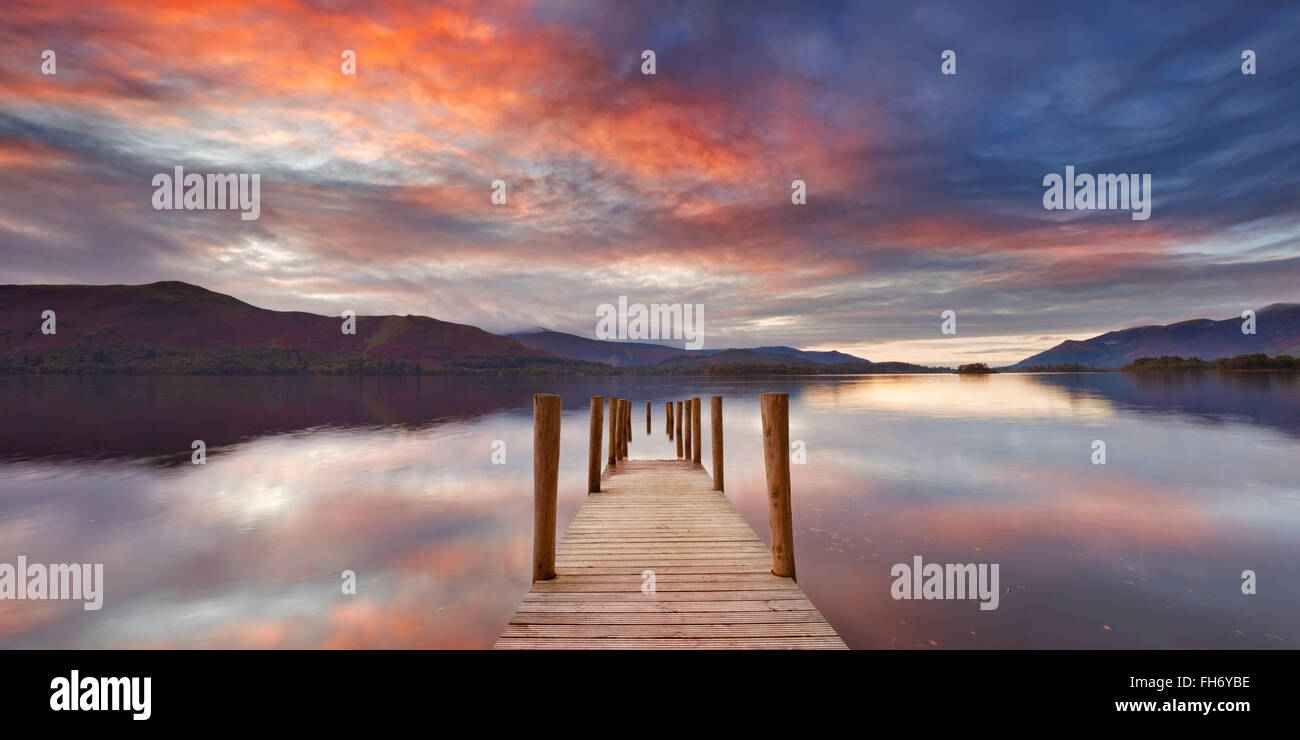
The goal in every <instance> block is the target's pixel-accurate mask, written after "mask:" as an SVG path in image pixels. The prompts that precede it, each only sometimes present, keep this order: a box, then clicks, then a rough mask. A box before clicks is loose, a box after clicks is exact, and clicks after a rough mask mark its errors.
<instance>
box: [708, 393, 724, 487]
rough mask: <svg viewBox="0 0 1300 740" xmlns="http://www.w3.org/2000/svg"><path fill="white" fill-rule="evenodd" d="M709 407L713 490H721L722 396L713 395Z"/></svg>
mask: <svg viewBox="0 0 1300 740" xmlns="http://www.w3.org/2000/svg"><path fill="white" fill-rule="evenodd" d="M709 407H710V410H711V411H712V412H713V413H712V416H713V434H712V435H711V436H710V440H709V441H710V442H711V443H712V445H713V490H715V491H721V490H723V489H722V396H713V397H712V398H710V399H709Z"/></svg>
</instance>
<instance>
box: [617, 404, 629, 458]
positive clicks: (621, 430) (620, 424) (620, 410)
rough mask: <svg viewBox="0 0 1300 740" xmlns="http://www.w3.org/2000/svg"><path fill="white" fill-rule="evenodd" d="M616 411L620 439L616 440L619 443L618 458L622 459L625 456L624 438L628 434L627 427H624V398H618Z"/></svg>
mask: <svg viewBox="0 0 1300 740" xmlns="http://www.w3.org/2000/svg"><path fill="white" fill-rule="evenodd" d="M614 413H615V414H616V415H617V421H616V423H617V425H618V441H617V442H616V444H617V445H618V459H620V460H622V459H623V457H624V455H623V438H624V436H625V435H626V434H627V429H625V428H624V427H623V399H621V398H620V399H618V406H616V407H615V411H614Z"/></svg>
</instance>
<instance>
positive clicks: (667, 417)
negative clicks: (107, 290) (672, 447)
mask: <svg viewBox="0 0 1300 740" xmlns="http://www.w3.org/2000/svg"><path fill="white" fill-rule="evenodd" d="M664 431H665V432H667V433H668V439H672V438H673V402H672V401H664Z"/></svg>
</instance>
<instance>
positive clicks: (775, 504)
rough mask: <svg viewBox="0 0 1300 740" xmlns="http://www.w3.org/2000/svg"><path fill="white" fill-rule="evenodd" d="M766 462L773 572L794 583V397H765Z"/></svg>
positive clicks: (779, 395)
mask: <svg viewBox="0 0 1300 740" xmlns="http://www.w3.org/2000/svg"><path fill="white" fill-rule="evenodd" d="M759 404H760V406H761V407H762V412H763V462H764V463H765V467H766V468H767V512H768V525H769V526H770V527H771V528H772V572H773V573H775V574H776V575H778V576H787V577H789V578H791V579H794V577H795V576H794V526H793V524H794V523H793V521H792V520H793V515H792V513H791V508H790V396H789V395H788V394H786V393H763V394H761V395H760V396H759Z"/></svg>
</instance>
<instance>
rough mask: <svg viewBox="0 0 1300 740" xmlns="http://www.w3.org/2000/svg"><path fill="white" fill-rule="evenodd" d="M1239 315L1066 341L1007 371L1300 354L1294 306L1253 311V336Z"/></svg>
mask: <svg viewBox="0 0 1300 740" xmlns="http://www.w3.org/2000/svg"><path fill="white" fill-rule="evenodd" d="M1241 326H1242V319H1241V317H1240V316H1236V317H1232V318H1228V319H1223V320H1222V321H1212V320H1210V319H1192V320H1191V321H1180V322H1178V323H1176V324H1168V325H1166V326H1137V327H1133V328H1131V329H1122V330H1120V331H1112V332H1107V333H1106V334H1102V335H1100V336H1096V337H1093V338H1092V339H1085V340H1083V341H1076V340H1068V341H1065V342H1061V343H1060V344H1058V345H1056V346H1055V347H1053V348H1051V349H1049V350H1047V351H1045V352H1039V353H1038V354H1036V355H1032V356H1030V357H1026V358H1025V359H1023V360H1021V361H1020V362H1018V363H1016V364H1015V365H1012V366H1011V369H1012V370H1023V369H1024V368H1027V367H1034V366H1038V365H1056V364H1062V363H1078V364H1080V365H1087V366H1089V367H1107V368H1116V367H1123V366H1124V365H1127V364H1128V363H1130V362H1132V361H1134V360H1136V359H1138V358H1139V357H1160V356H1162V355H1179V356H1182V357H1199V358H1201V359H1202V360H1216V359H1219V358H1220V357H1232V356H1234V355H1241V354H1253V353H1259V352H1262V353H1265V354H1268V355H1279V354H1290V355H1293V356H1294V355H1297V354H1300V303H1274V304H1273V305H1271V306H1266V307H1265V308H1261V309H1260V310H1259V311H1257V312H1256V313H1255V332H1256V333H1255V334H1242V333H1241Z"/></svg>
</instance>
